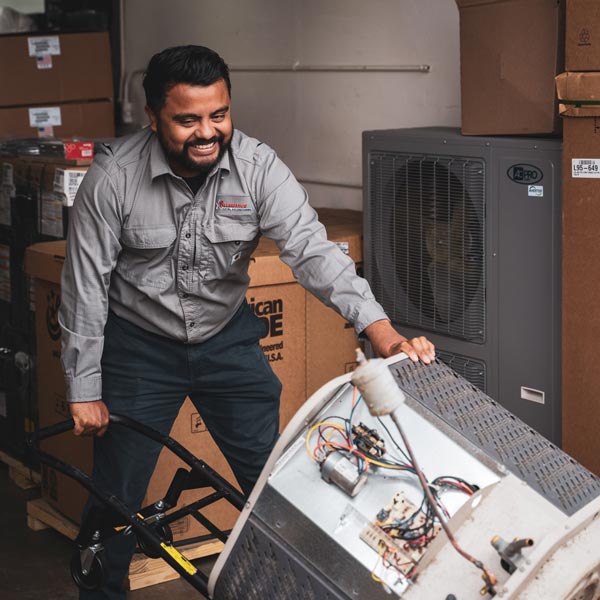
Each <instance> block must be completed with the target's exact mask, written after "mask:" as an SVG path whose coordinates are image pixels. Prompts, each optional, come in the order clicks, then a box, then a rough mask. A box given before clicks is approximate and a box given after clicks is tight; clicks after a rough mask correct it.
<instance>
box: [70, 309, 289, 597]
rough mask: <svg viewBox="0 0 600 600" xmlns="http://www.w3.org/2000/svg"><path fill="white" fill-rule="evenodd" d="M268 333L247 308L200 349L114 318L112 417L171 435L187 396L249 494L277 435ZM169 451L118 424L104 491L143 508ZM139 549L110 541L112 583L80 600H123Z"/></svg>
mask: <svg viewBox="0 0 600 600" xmlns="http://www.w3.org/2000/svg"><path fill="white" fill-rule="evenodd" d="M264 335H265V329H264V325H263V323H262V322H261V321H260V319H258V318H257V317H256V316H255V315H254V314H253V312H252V309H251V308H250V307H249V306H248V305H247V304H246V303H244V304H243V305H242V307H241V308H240V309H239V310H238V312H237V313H236V314H235V316H234V317H233V319H232V320H231V321H230V322H229V323H228V324H227V326H226V327H225V328H224V329H223V330H222V331H221V332H220V333H218V334H217V335H215V336H214V337H213V338H211V339H210V340H207V341H206V342H202V343H200V344H183V343H181V342H177V341H174V340H170V339H168V338H164V337H162V336H159V335H155V334H152V333H149V332H147V331H145V330H143V329H141V328H139V327H137V326H135V325H133V324H132V323H130V322H128V321H126V320H124V319H121V318H119V317H117V316H116V315H114V314H113V313H110V314H109V318H108V321H107V324H106V327H105V331H104V337H105V342H104V352H103V355H102V378H103V388H102V393H103V400H104V402H105V403H106V405H107V406H108V409H109V411H111V412H116V413H120V414H123V415H127V416H129V417H131V418H133V419H136V420H137V421H140V422H142V423H144V424H146V425H149V426H150V427H153V428H154V429H157V430H158V431H160V432H162V433H164V434H168V433H169V431H170V430H171V427H172V425H173V423H174V421H175V419H176V417H177V414H178V412H179V409H180V408H181V406H182V404H183V401H184V400H185V397H186V396H189V397H190V398H191V400H192V402H193V403H194V405H195V406H196V409H197V410H198V412H199V413H200V414H201V416H202V419H203V420H204V422H205V423H206V426H207V428H208V430H209V431H210V433H211V435H212V436H213V438H214V439H215V441H216V443H217V444H218V446H219V448H220V449H221V451H222V452H223V454H224V455H225V457H226V458H227V460H228V462H229V464H230V466H231V468H232V470H233V472H234V474H235V476H236V478H237V480H238V482H239V484H240V486H241V488H242V490H243V491H244V493H246V494H248V493H249V492H250V490H251V489H252V487H253V485H254V483H255V482H256V480H257V478H258V476H259V475H260V472H261V470H262V467H263V466H264V464H265V462H266V460H267V458H268V456H269V454H270V452H271V449H272V448H273V446H274V444H275V441H276V439H277V435H278V429H279V396H280V392H281V384H280V382H279V380H278V379H277V377H276V376H275V375H274V373H273V371H272V370H271V367H270V365H269V363H268V361H267V360H266V358H265V356H264V354H263V352H262V350H261V348H260V345H259V343H258V340H259V339H260V338H261V337H263V336H264ZM161 449H162V447H161V446H160V445H158V444H156V443H155V442H152V441H151V440H148V439H147V438H144V437H143V436H141V435H140V434H138V433H136V432H132V431H131V430H128V429H125V428H123V427H120V426H118V425H116V426H110V427H109V428H108V430H107V432H106V434H105V435H104V436H103V437H101V438H98V437H96V438H94V470H93V478H94V481H95V483H96V485H98V486H100V487H102V488H104V489H105V490H107V491H109V492H110V493H112V494H114V495H116V496H117V497H119V498H120V499H121V500H123V501H124V502H125V503H126V504H128V505H129V506H130V507H131V508H132V509H136V510H137V509H138V508H140V506H141V502H142V500H143V498H144V495H145V493H146V488H147V487H148V483H149V481H150V477H151V475H152V472H153V471H154V467H155V465H156V462H157V460H158V455H159V453H160V450H161ZM199 458H202V457H201V456H200V457H199ZM165 492H166V490H165ZM90 502H91V501H90ZM87 509H89V505H88V507H86V510H87ZM134 549H135V537H134V536H133V535H128V536H122V535H119V536H116V537H114V538H112V539H111V540H109V541H108V542H107V543H106V558H107V559H108V563H109V567H110V569H109V581H108V583H107V585H106V586H105V587H104V588H103V589H102V590H99V591H93V592H89V591H83V590H82V591H81V592H80V599H82V600H92V599H93V600H98V599H103V600H106V599H107V598H110V599H111V600H116V599H122V598H125V597H126V593H125V592H124V591H123V589H122V583H123V580H124V578H125V576H126V575H127V571H128V568H129V563H130V561H131V557H132V555H133V552H134Z"/></svg>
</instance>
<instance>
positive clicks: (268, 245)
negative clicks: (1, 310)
mask: <svg viewBox="0 0 600 600" xmlns="http://www.w3.org/2000/svg"><path fill="white" fill-rule="evenodd" d="M320 216H321V218H322V220H323V221H324V222H325V224H326V227H327V229H328V231H329V233H330V238H331V239H334V241H336V242H338V243H339V244H340V246H341V247H342V248H347V249H348V253H349V254H350V256H352V257H353V258H355V257H356V259H357V260H362V245H361V236H362V229H361V213H357V212H355V211H327V210H325V211H320ZM64 248H65V246H64V241H61V242H51V243H45V244H37V245H35V246H31V247H30V248H28V255H27V262H26V270H27V272H28V273H31V274H32V275H33V276H34V277H36V280H37V279H42V282H40V284H38V283H37V281H36V302H41V303H42V304H40V305H39V306H42V310H38V311H37V316H36V318H37V320H38V336H39V337H40V338H41V341H39V342H38V343H41V344H42V345H43V346H45V347H50V348H51V349H52V351H51V352H50V353H48V352H44V353H43V354H41V355H40V362H41V361H42V360H43V361H44V362H45V366H43V367H42V368H41V369H40V371H39V372H40V379H39V382H40V383H39V385H40V388H44V389H43V393H42V394H41V395H40V400H39V401H40V404H44V405H45V407H44V410H43V411H41V412H40V426H44V425H47V424H50V423H53V422H56V421H59V420H61V419H62V418H64V417H65V415H64V414H63V410H64V409H65V408H67V407H66V406H65V405H64V403H62V402H61V398H62V399H64V383H63V382H62V371H61V369H60V364H59V360H58V359H59V346H54V345H52V343H51V342H50V341H49V340H48V337H49V333H48V331H49V330H48V327H47V325H46V314H52V309H51V306H52V302H53V301H54V300H53V299H52V298H53V297H52V296H49V292H50V291H53V292H54V294H56V293H59V291H60V290H59V289H58V284H57V283H56V282H58V281H59V275H60V267H61V265H62V263H61V260H62V259H63V258H64ZM249 273H250V277H251V284H250V288H249V290H248V294H247V300H248V302H249V304H250V305H251V306H253V308H254V310H255V313H256V314H257V316H259V317H260V318H262V319H265V321H266V323H267V326H268V331H269V334H268V336H267V337H265V338H263V339H262V340H261V342H260V343H261V347H262V349H263V352H264V353H265V356H266V357H267V359H268V360H269V362H270V364H271V366H272V368H273V370H274V372H275V374H276V375H277V376H278V377H279V378H280V380H281V381H282V382H283V391H282V397H281V410H280V426H281V429H283V428H284V426H285V425H286V424H287V423H288V421H289V420H290V419H291V417H292V416H293V415H294V414H295V413H296V411H297V410H298V408H299V407H300V406H301V405H302V404H303V403H304V401H305V400H306V398H307V397H308V395H309V394H310V393H312V391H314V390H315V389H317V388H318V387H320V385H322V383H325V382H326V381H328V380H329V379H331V378H333V377H335V376H337V375H340V374H342V373H343V372H345V371H346V370H347V369H349V368H350V366H348V365H349V364H350V363H353V361H354V348H355V347H356V339H355V336H354V331H353V329H352V328H350V327H348V324H347V322H346V321H345V320H344V319H342V318H341V317H340V316H339V315H337V313H335V312H334V311H333V310H332V309H329V308H327V307H325V306H323V305H322V304H321V303H320V302H318V301H317V300H316V299H315V298H313V297H312V296H311V295H310V294H308V293H307V292H306V291H305V290H304V289H303V288H302V287H301V286H300V285H299V284H298V283H296V281H295V279H294V276H293V274H292V272H291V270H290V269H289V267H287V266H286V265H285V264H284V263H282V262H281V260H280V259H279V257H278V250H277V247H276V245H275V244H274V243H273V242H272V241H271V240H268V239H262V240H261V243H260V244H259V247H258V248H257V250H256V252H255V253H254V255H253V258H252V260H251V264H250V268H249ZM47 280H51V281H52V282H53V283H48V281H47ZM49 286H50V287H49ZM309 338H310V339H309ZM56 343H57V344H59V341H58V342H56ZM47 369H52V371H53V374H52V375H50V374H49V373H48V371H47ZM52 378H54V379H52ZM56 378H58V379H56ZM46 380H49V381H50V382H51V383H50V385H47V384H46ZM56 382H58V384H57V385H55V383H56ZM56 387H59V388H60V389H59V390H58V391H57V390H56ZM309 389H310V392H309V391H308V390H309ZM61 394H62V396H61ZM171 435H172V437H174V438H175V439H177V441H179V442H180V443H181V444H182V445H184V446H185V447H186V448H187V449H188V450H190V452H192V453H193V454H195V455H196V456H198V457H199V458H201V459H203V460H205V461H206V462H207V463H208V464H209V465H210V466H211V467H213V468H214V469H216V470H217V471H218V472H219V473H220V474H221V475H223V476H224V477H226V478H227V479H229V480H230V481H232V482H235V480H234V478H233V474H232V473H231V470H230V469H229V466H228V465H227V462H226V461H225V458H224V457H223V455H222V454H221V452H220V451H219V450H218V448H217V446H216V444H215V443H214V441H213V440H212V437H211V436H210V434H209V433H208V431H207V430H206V428H205V427H204V425H203V423H202V417H201V415H199V414H198V412H197V411H196V409H195V408H194V406H193V405H192V403H191V402H190V401H189V400H186V402H185V403H184V405H183V407H182V409H181V411H180V413H179V416H178V418H177V420H176V422H175V424H174V426H173V429H172V431H171ZM55 439H56V440H60V441H57V442H56V446H55V447H53V448H52V450H53V451H54V452H55V453H56V454H57V455H58V456H62V457H63V458H65V459H67V460H70V457H72V456H75V455H77V456H78V457H79V459H80V460H81V461H82V463H86V466H88V469H89V467H90V466H91V441H90V440H89V439H84V440H82V439H77V438H75V437H74V436H73V435H71V434H66V435H63V436H61V437H60V438H55ZM88 463H89V464H88ZM179 466H182V465H181V462H180V461H179V459H177V458H176V457H175V456H174V455H173V454H172V453H170V452H169V451H168V450H166V449H165V450H163V451H162V452H161V455H160V457H159V462H158V464H157V467H156V469H155V472H154V474H153V476H152V479H151V481H150V485H149V487H148V491H147V495H146V499H145V501H144V504H149V503H150V502H155V501H156V500H158V499H160V498H161V497H163V496H164V494H165V493H166V490H167V488H168V485H169V484H170V482H171V480H172V478H173V475H174V473H175V471H176V469H177V468H178V467H179ZM66 479H67V478H65V477H63V476H62V475H60V474H59V473H55V472H54V471H53V470H52V469H45V473H44V477H43V488H42V489H43V495H44V497H45V498H46V499H47V500H48V501H49V502H50V503H51V504H52V505H53V506H55V507H56V508H57V509H58V510H60V511H61V512H62V513H63V514H65V515H66V516H67V517H69V518H70V519H72V520H74V521H76V522H78V521H79V515H80V513H81V510H82V508H83V504H84V502H85V498H86V492H85V490H83V489H82V488H78V487H77V486H73V485H72V483H71V482H70V481H66ZM204 495H205V492H202V491H200V492H198V491H189V492H185V493H184V494H183V495H182V498H181V503H180V506H182V505H184V504H188V503H190V502H192V501H193V500H196V499H198V498H200V497H202V496H204ZM237 514H238V513H237V511H235V510H234V509H232V508H231V507H230V506H229V505H228V504H227V503H224V502H220V503H219V504H218V505H214V506H213V507H212V508H211V509H210V510H209V511H207V515H209V516H210V517H212V518H214V519H215V522H216V523H217V524H218V525H219V526H220V527H222V528H223V529H229V528H231V527H232V526H233V524H234V522H235V520H236V518H237ZM172 529H173V532H174V536H175V539H177V540H179V539H189V538H194V537H198V536H201V535H205V534H206V533H207V531H206V530H205V529H204V528H203V527H202V526H201V525H200V524H199V523H198V522H197V521H196V520H195V519H193V518H191V517H186V518H184V519H182V520H181V521H178V522H177V523H176V524H174V526H173V528H172Z"/></svg>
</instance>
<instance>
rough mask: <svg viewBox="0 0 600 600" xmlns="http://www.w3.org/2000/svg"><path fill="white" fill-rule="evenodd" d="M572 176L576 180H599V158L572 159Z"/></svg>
mask: <svg viewBox="0 0 600 600" xmlns="http://www.w3.org/2000/svg"><path fill="white" fill-rule="evenodd" d="M571 167H572V175H573V177H574V178H577V179H600V158H572V159H571Z"/></svg>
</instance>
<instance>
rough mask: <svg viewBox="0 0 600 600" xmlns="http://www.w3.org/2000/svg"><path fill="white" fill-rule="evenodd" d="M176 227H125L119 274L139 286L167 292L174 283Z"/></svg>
mask: <svg viewBox="0 0 600 600" xmlns="http://www.w3.org/2000/svg"><path fill="white" fill-rule="evenodd" d="M176 239H177V229H176V228H175V225H160V226H155V227H148V226H146V227H124V228H123V229H121V247H122V250H121V254H120V255H119V260H118V262H117V268H116V270H117V272H118V273H119V274H120V275H121V276H122V277H123V278H125V279H126V280H127V281H130V282H132V283H135V284H140V285H144V286H149V287H154V288H161V289H164V288H167V287H169V286H170V285H171V283H172V282H173V274H174V268H173V250H174V247H175V240H176Z"/></svg>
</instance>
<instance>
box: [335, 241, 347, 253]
mask: <svg viewBox="0 0 600 600" xmlns="http://www.w3.org/2000/svg"><path fill="white" fill-rule="evenodd" d="M335 245H336V246H337V247H338V248H339V249H340V250H341V251H342V252H343V253H344V254H348V253H349V252H350V244H349V243H348V242H336V243H335Z"/></svg>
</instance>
